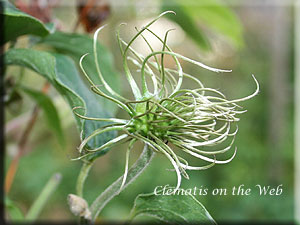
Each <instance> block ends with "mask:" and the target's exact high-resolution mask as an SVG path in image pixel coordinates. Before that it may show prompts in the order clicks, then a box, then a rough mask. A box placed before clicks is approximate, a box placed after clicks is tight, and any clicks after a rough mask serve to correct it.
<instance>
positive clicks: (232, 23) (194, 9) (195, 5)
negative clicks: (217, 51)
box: [162, 0, 244, 49]
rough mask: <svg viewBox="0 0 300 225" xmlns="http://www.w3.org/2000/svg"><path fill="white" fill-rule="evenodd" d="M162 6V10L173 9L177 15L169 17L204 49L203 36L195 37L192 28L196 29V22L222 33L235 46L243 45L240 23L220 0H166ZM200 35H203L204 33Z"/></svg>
mask: <svg viewBox="0 0 300 225" xmlns="http://www.w3.org/2000/svg"><path fill="white" fill-rule="evenodd" d="M163 2H164V1H163ZM162 8H163V10H166V9H169V10H174V11H175V12H176V13H177V15H176V16H172V17H170V18H171V19H173V20H174V21H175V22H177V23H178V24H179V25H180V26H181V27H182V28H183V30H185V31H186V32H187V34H188V35H189V36H190V37H191V38H192V39H193V40H194V41H196V43H198V44H199V45H200V46H203V47H204V49H205V47H206V46H205V45H204V44H202V42H203V41H202V39H203V37H202V38H201V37H200V35H199V38H200V39H199V40H197V39H196V38H197V37H196V35H195V32H194V29H197V27H196V22H197V23H198V22H199V23H200V24H201V25H202V27H205V28H206V29H210V30H212V31H214V32H217V33H220V34H222V35H224V36H225V37H226V38H227V39H228V40H229V41H230V42H231V43H232V44H233V45H234V46H235V47H237V48H240V47H243V44H244V41H243V28H242V24H241V22H240V20H239V18H238V17H237V16H236V14H235V13H234V12H233V10H231V9H230V8H229V7H227V6H226V5H225V4H224V3H222V1H221V0H201V1H198V0H185V1H181V0H171V1H168V4H166V3H162ZM182 15H183V16H182ZM178 16H179V17H180V18H181V17H182V19H185V20H186V21H182V19H180V18H177V19H176V17H178ZM179 20H180V21H179ZM189 26H191V28H189ZM198 30H199V28H198ZM202 35H203V36H204V34H202Z"/></svg>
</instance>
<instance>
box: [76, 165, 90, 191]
mask: <svg viewBox="0 0 300 225" xmlns="http://www.w3.org/2000/svg"><path fill="white" fill-rule="evenodd" d="M92 165H93V161H85V162H83V164H82V167H81V170H80V173H79V176H78V178H77V184H76V194H77V195H78V196H80V197H82V196H83V186H84V182H85V180H86V178H87V176H88V174H89V171H90V169H91V168H92Z"/></svg>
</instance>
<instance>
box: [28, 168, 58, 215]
mask: <svg viewBox="0 0 300 225" xmlns="http://www.w3.org/2000/svg"><path fill="white" fill-rule="evenodd" d="M60 180H61V174H59V173H57V174H54V175H53V176H52V177H51V178H50V180H49V181H48V183H47V184H46V185H45V187H44V188H43V190H42V192H41V193H40V195H39V196H38V198H37V199H36V200H35V202H34V203H33V205H32V206H31V207H30V209H29V211H28V213H27V215H26V217H25V219H26V220H28V221H34V220H36V218H37V217H38V215H39V214H40V212H41V210H42V209H43V207H44V205H45V204H46V203H47V201H48V199H49V197H50V195H51V194H52V193H53V192H54V191H55V189H56V187H57V186H58V184H59V183H60Z"/></svg>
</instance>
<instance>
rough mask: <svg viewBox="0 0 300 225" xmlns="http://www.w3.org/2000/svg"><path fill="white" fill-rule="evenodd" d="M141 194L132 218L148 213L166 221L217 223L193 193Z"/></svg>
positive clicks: (137, 199) (132, 212)
mask: <svg viewBox="0 0 300 225" xmlns="http://www.w3.org/2000/svg"><path fill="white" fill-rule="evenodd" d="M158 194H159V195H155V194H154V193H150V194H140V195H138V196H137V198H136V199H135V203H134V207H133V209H132V211H131V215H132V218H135V217H136V216H138V215H147V216H150V217H153V218H156V219H158V220H160V221H162V222H165V223H171V224H186V223H199V222H204V223H205V224H216V222H215V221H214V219H213V218H212V217H211V215H210V214H209V213H208V211H207V210H206V209H205V208H204V206H203V205H202V204H201V203H200V202H199V201H198V200H197V199H196V198H195V197H194V196H193V195H190V194H188V195H162V193H158Z"/></svg>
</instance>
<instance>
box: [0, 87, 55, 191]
mask: <svg viewBox="0 0 300 225" xmlns="http://www.w3.org/2000/svg"><path fill="white" fill-rule="evenodd" d="M49 87H50V83H48V82H46V83H45V84H44V86H43V88H42V92H43V93H47V92H48V90H49ZM39 111H40V109H39V107H38V106H37V105H36V106H35V107H34V109H33V111H32V114H31V117H30V119H29V121H28V123H27V125H26V127H25V130H24V131H23V133H22V136H21V138H20V141H19V143H18V153H17V154H16V155H15V156H14V158H13V160H12V162H11V163H10V165H9V168H8V171H7V174H6V177H5V184H4V190H5V193H6V194H8V193H9V191H10V188H11V186H12V183H13V180H14V177H15V174H16V172H17V169H18V165H19V160H20V158H21V157H22V155H23V154H24V152H25V149H26V145H27V142H28V138H29V135H30V133H31V131H32V129H33V127H34V124H35V122H36V120H37V117H38V115H39Z"/></svg>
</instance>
